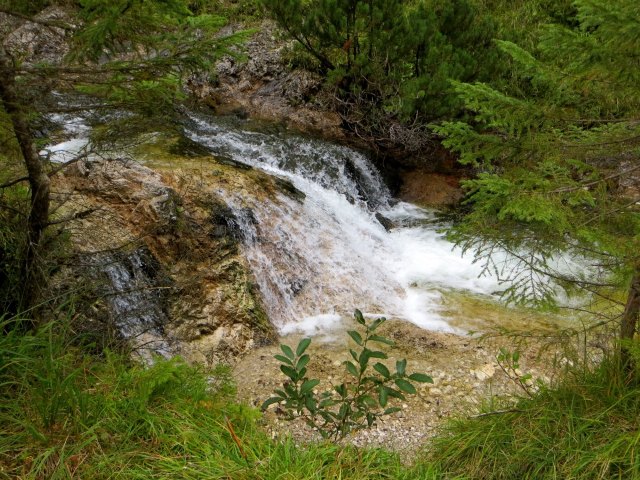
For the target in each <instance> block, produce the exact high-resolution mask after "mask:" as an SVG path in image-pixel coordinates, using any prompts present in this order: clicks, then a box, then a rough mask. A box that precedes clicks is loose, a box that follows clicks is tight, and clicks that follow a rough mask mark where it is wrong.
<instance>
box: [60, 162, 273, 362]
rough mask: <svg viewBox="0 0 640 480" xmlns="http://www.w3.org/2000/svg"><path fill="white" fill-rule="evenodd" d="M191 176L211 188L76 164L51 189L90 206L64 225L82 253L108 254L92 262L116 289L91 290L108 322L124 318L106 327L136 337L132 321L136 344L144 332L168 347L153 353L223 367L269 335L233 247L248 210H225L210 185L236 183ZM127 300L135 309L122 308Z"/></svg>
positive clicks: (135, 168) (141, 171) (137, 168)
mask: <svg viewBox="0 0 640 480" xmlns="http://www.w3.org/2000/svg"><path fill="white" fill-rule="evenodd" d="M185 162H186V160H185ZM249 172H250V173H251V171H249ZM200 177H202V178H205V177H206V179H207V180H206V181H207V182H211V184H206V183H205V182H204V180H203V181H202V182H200V183H199V184H198V186H197V188H191V185H192V183H193V182H192V180H191V179H189V180H188V181H189V183H188V184H187V185H188V186H189V188H187V187H185V184H184V181H185V179H184V178H183V177H181V176H179V175H176V176H174V175H173V174H160V173H158V172H155V171H153V170H150V169H149V168H147V167H144V166H142V165H140V164H137V163H135V162H126V161H123V160H106V161H96V162H79V163H78V164H77V165H74V166H72V167H69V168H68V169H67V170H66V171H65V173H64V175H63V176H59V177H56V182H57V185H56V188H57V189H59V190H60V191H64V190H66V191H67V192H68V195H69V198H72V199H73V202H72V204H70V205H68V206H67V208H72V207H80V206H82V207H85V206H91V205H97V206H99V207H100V209H99V215H96V216H89V217H86V218H83V219H78V220H77V221H75V222H74V223H72V224H70V225H69V228H70V231H72V232H73V237H72V242H73V243H74V245H75V248H76V249H77V250H78V251H79V252H83V254H84V255H90V254H91V253H92V252H96V251H106V250H109V251H112V252H113V253H112V254H111V255H113V257H109V258H112V259H113V260H112V261H109V259H108V258H106V257H105V258H104V260H103V261H102V263H104V264H105V265H106V266H105V267H104V268H105V269H106V270H104V271H105V275H106V276H107V277H108V279H110V281H111V284H113V285H116V284H118V285H119V287H118V289H115V288H112V289H111V291H108V290H106V289H103V290H101V293H102V294H103V296H105V295H106V296H105V300H104V301H105V302H106V305H107V306H108V309H109V310H111V312H112V314H111V315H112V317H113V318H114V320H116V319H125V320H126V322H125V321H118V322H116V323H117V326H118V328H120V329H121V330H122V331H123V333H124V334H123V336H125V337H133V336H135V337H136V338H137V337H138V336H139V335H138V333H140V332H138V331H137V330H136V329H132V330H127V326H126V325H129V324H135V323H136V322H137V324H139V325H140V326H141V329H142V330H144V332H142V333H141V335H140V337H141V338H146V339H147V340H150V339H151V337H149V336H148V335H151V334H152V335H153V341H154V342H155V341H156V340H157V339H158V338H160V339H161V340H162V342H164V343H161V345H164V346H167V345H168V349H167V348H164V347H163V349H160V350H161V351H158V353H163V354H164V353H165V351H168V353H167V354H180V355H182V356H183V357H184V358H186V359H187V360H189V361H192V362H200V363H205V364H208V365H214V364H217V363H220V362H227V363H233V362H235V361H237V359H238V358H239V357H241V356H242V355H244V354H245V353H246V352H248V351H249V350H250V349H252V348H255V347H256V346H260V345H262V346H264V345H268V344H270V343H272V342H273V339H274V338H275V333H274V330H273V327H272V325H271V324H270V322H269V320H268V318H267V315H266V314H265V312H264V309H263V307H262V304H261V300H260V298H259V292H258V290H257V289H256V287H255V281H254V279H253V277H252V274H251V273H250V269H249V267H248V265H247V263H246V261H245V259H244V258H243V257H242V256H241V253H240V251H239V249H238V247H237V244H238V240H239V239H240V237H241V235H242V230H241V227H240V222H239V221H238V218H237V215H238V214H241V215H242V216H243V221H247V222H250V221H251V220H250V219H251V215H252V212H251V211H250V210H249V211H244V210H242V209H240V210H239V211H238V212H235V211H231V210H230V209H229V208H228V207H227V206H226V204H225V203H224V200H223V199H221V198H218V197H216V195H215V193H214V190H215V188H213V187H214V186H215V185H216V182H228V181H229V179H237V178H238V173H237V171H233V174H232V175H231V174H230V175H229V177H224V178H221V177H219V176H216V175H214V174H213V173H211V174H209V175H207V174H206V173H204V174H203V173H202V172H201V175H200ZM207 185H210V186H209V187H207ZM178 192H180V193H178ZM141 241H142V242H144V243H143V244H142V245H141V247H140V248H141V249H142V250H134V251H133V253H132V251H131V250H130V249H129V250H126V251H127V252H129V253H120V252H122V250H121V247H122V246H126V245H132V244H133V245H140V243H141ZM122 255H124V257H122ZM131 255H133V256H131ZM101 258H103V257H101ZM93 268H94V269H95V267H93ZM160 272H161V273H160ZM78 281H80V282H82V280H81V278H80V279H79V280H78ZM107 284H108V282H107ZM109 294H112V295H110V297H109ZM153 299H155V300H156V303H155V304H154V303H153V302H152V301H151V300H153ZM134 304H135V305H141V307H140V308H137V307H136V308H133V307H132V308H129V305H134ZM156 350H158V349H156Z"/></svg>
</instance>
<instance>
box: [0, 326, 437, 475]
mask: <svg viewBox="0 0 640 480" xmlns="http://www.w3.org/2000/svg"><path fill="white" fill-rule="evenodd" d="M19 323H20V321H19V320H16V319H14V320H3V321H0V329H1V330H2V331H3V335H0V425H1V426H2V427H1V428H2V435H0V478H51V479H66V478H91V479H96V480H99V479H107V478H109V479H112V478H122V479H142V478H181V479H194V480H195V479H203V478H220V479H230V478H231V479H238V480H241V479H247V478H256V479H257V478H261V479H263V478H264V479H276V478H296V479H301V480H304V479H317V478H345V479H365V478H366V479H369V478H372V479H374V478H381V479H382V478H394V479H407V480H409V479H414V478H434V479H435V478H437V476H436V474H435V472H433V471H432V470H431V469H430V468H429V467H428V466H423V465H422V466H416V467H413V468H408V467H405V466H403V465H402V464H401V462H400V460H399V458H398V457H397V456H396V455H394V454H391V453H389V452H385V451H382V450H365V449H358V450H356V449H354V448H348V447H346V448H345V447H340V446H337V445H331V444H319V445H309V446H307V447H305V448H301V447H298V446H296V445H295V443H294V442H293V441H292V440H287V439H285V440H284V441H282V442H279V443H276V442H273V441H271V440H270V439H268V438H267V436H266V435H265V434H264V433H263V432H262V431H261V430H260V429H258V428H257V425H256V419H257V417H258V416H259V413H258V412H256V411H255V410H253V409H250V408H248V407H246V406H243V405H238V404H236V403H233V401H232V397H231V395H232V394H233V388H232V386H231V385H230V383H229V382H230V376H229V370H228V368H216V369H214V370H213V371H205V370H203V369H201V368H197V367H190V366H187V365H186V364H185V363H184V362H182V361H180V360H179V359H173V360H161V359H157V360H156V362H155V363H154V364H153V365H151V366H150V367H143V366H141V365H137V364H134V363H132V362H131V360H130V359H129V358H128V357H127V356H125V355H121V354H117V353H113V352H109V351H104V352H103V353H102V355H100V356H96V355H95V354H94V353H92V349H91V346H90V345H89V344H88V343H87V341H86V339H83V338H78V337H77V336H75V335H74V334H73V333H72V332H73V331H72V329H70V328H68V323H66V322H57V323H55V324H47V325H43V326H42V327H41V328H40V329H39V330H38V331H37V332H30V333H27V334H24V333H23V331H21V330H20V328H15V327H16V326H18V325H19Z"/></svg>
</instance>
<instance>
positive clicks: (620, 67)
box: [434, 0, 640, 304]
mask: <svg viewBox="0 0 640 480" xmlns="http://www.w3.org/2000/svg"><path fill="white" fill-rule="evenodd" d="M574 5H575V12H574V13H575V19H576V21H575V22H562V23H555V24H552V25H549V26H548V27H546V28H543V29H541V30H540V41H539V43H538V48H537V50H536V51H535V52H533V53H532V52H529V51H527V50H525V49H523V48H521V47H519V46H517V45H515V44H513V43H510V42H507V41H500V42H498V46H499V48H500V49H501V51H502V52H504V53H505V54H506V55H508V56H509V57H510V59H511V61H512V62H513V66H514V70H513V73H512V75H511V81H496V82H494V84H480V83H475V84H469V83H462V82H453V87H454V88H455V91H456V92H457V93H458V95H460V98H461V99H462V100H463V101H464V104H465V106H466V108H467V109H468V111H469V113H470V115H471V117H470V119H469V120H468V121H466V122H461V121H458V122H445V123H441V124H440V125H438V126H435V127H434V130H435V132H436V133H438V134H439V135H441V136H442V137H443V139H444V140H443V143H444V145H445V146H447V147H448V148H449V149H451V150H453V151H454V152H456V153H458V154H459V155H460V159H461V161H462V162H463V163H465V164H467V165H471V166H473V167H474V168H476V169H477V171H478V175H477V176H476V178H474V179H471V180H469V181H467V182H465V184H464V187H465V189H466V191H467V194H468V195H467V199H466V205H467V208H468V215H466V216H465V218H464V220H463V222H461V223H460V224H459V225H457V226H456V227H455V229H454V231H453V232H452V235H451V237H452V238H453V239H455V240H456V241H458V242H459V243H460V244H462V245H463V246H464V247H465V248H473V249H476V252H477V254H478V257H481V256H484V257H485V260H486V259H487V258H488V257H487V255H490V254H492V253H495V252H497V251H501V252H505V251H506V252H507V254H508V255H511V256H512V257H513V258H515V259H516V262H517V263H519V265H520V267H518V268H516V269H515V270H514V272H515V273H514V275H511V278H512V279H513V278H515V280H516V283H519V280H518V278H521V279H523V278H525V277H526V276H527V272H528V273H529V274H530V275H531V278H532V281H531V282H529V283H528V284H529V287H530V288H528V290H526V291H524V292H523V291H520V292H517V291H515V290H514V289H510V290H507V296H508V298H509V299H511V300H519V301H524V302H532V303H536V302H542V303H546V304H549V303H553V297H554V296H555V293H557V292H554V289H555V287H552V288H548V285H549V278H553V279H554V280H556V281H558V284H559V286H561V287H565V286H569V285H570V284H571V283H573V284H574V285H576V284H577V285H580V286H582V287H585V288H588V289H589V290H593V289H596V288H603V287H604V288H610V287H613V285H612V284H611V283H610V281H609V280H608V279H607V276H609V275H611V274H614V275H616V276H617V277H618V278H624V277H625V275H628V273H629V272H630V271H631V270H632V269H634V268H636V267H635V265H637V263H638V258H639V257H638V251H639V250H638V242H639V241H640V229H639V228H638V225H639V220H640V212H639V211H638V209H637V207H636V206H634V204H635V202H633V201H630V200H633V198H625V197H624V196H623V195H620V193H619V191H618V190H617V183H618V181H619V179H621V178H624V177H626V176H627V175H630V174H635V173H633V172H636V173H637V166H636V165H637V157H638V155H639V154H640V125H639V124H638V122H637V118H636V117H637V115H636V113H637V108H638V102H639V101H640V95H639V90H638V88H637V84H638V69H637V68H636V67H635V66H633V62H631V63H630V61H629V58H630V56H631V55H634V54H633V53H632V52H634V51H637V50H638V48H640V42H639V39H640V36H639V35H638V31H640V9H639V7H638V4H637V2H633V1H630V0H617V1H615V2H608V3H606V4H605V3H602V2H591V1H587V0H581V1H577V2H575V4H574ZM571 15H574V14H571ZM498 87H499V88H498ZM558 251H567V252H570V253H571V254H572V255H574V256H576V257H581V256H583V255H586V256H587V257H589V259H590V261H592V263H598V264H600V265H605V264H606V268H604V269H601V272H600V273H601V274H602V275H601V276H600V278H596V277H595V276H594V278H592V279H591V281H590V282H589V281H586V279H584V278H580V277H579V276H577V275H576V274H566V273H562V272H558V271H554V269H553V268H551V267H550V263H549V261H548V260H549V259H550V258H552V256H553V255H554V253H557V252H558ZM525 257H527V258H525ZM487 262H488V263H489V264H490V263H491V259H489V260H487ZM621 272H624V273H625V275H619V274H620V273H621ZM591 273H592V274H593V273H598V272H594V271H592V272H591ZM509 276H510V275H509V273H506V274H505V275H503V278H505V279H507V277H509ZM545 284H546V285H547V286H545ZM520 286H522V284H520ZM516 290H517V289H516ZM601 293H602V291H601Z"/></svg>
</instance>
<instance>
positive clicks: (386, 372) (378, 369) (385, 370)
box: [373, 362, 391, 378]
mask: <svg viewBox="0 0 640 480" xmlns="http://www.w3.org/2000/svg"><path fill="white" fill-rule="evenodd" d="M373 369H374V370H375V371H376V372H378V373H379V374H380V375H382V376H383V377H384V378H390V377H391V372H390V371H389V369H388V368H387V367H386V365H384V364H382V363H380V362H378V363H376V364H375V365H374V366H373Z"/></svg>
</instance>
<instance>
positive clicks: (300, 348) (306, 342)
mask: <svg viewBox="0 0 640 480" xmlns="http://www.w3.org/2000/svg"><path fill="white" fill-rule="evenodd" d="M310 344H311V339H310V338H303V339H302V340H300V343H299V344H298V348H297V349H296V355H297V356H298V357H299V356H300V355H302V354H303V353H304V352H305V350H306V349H307V348H309V345H310Z"/></svg>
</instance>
